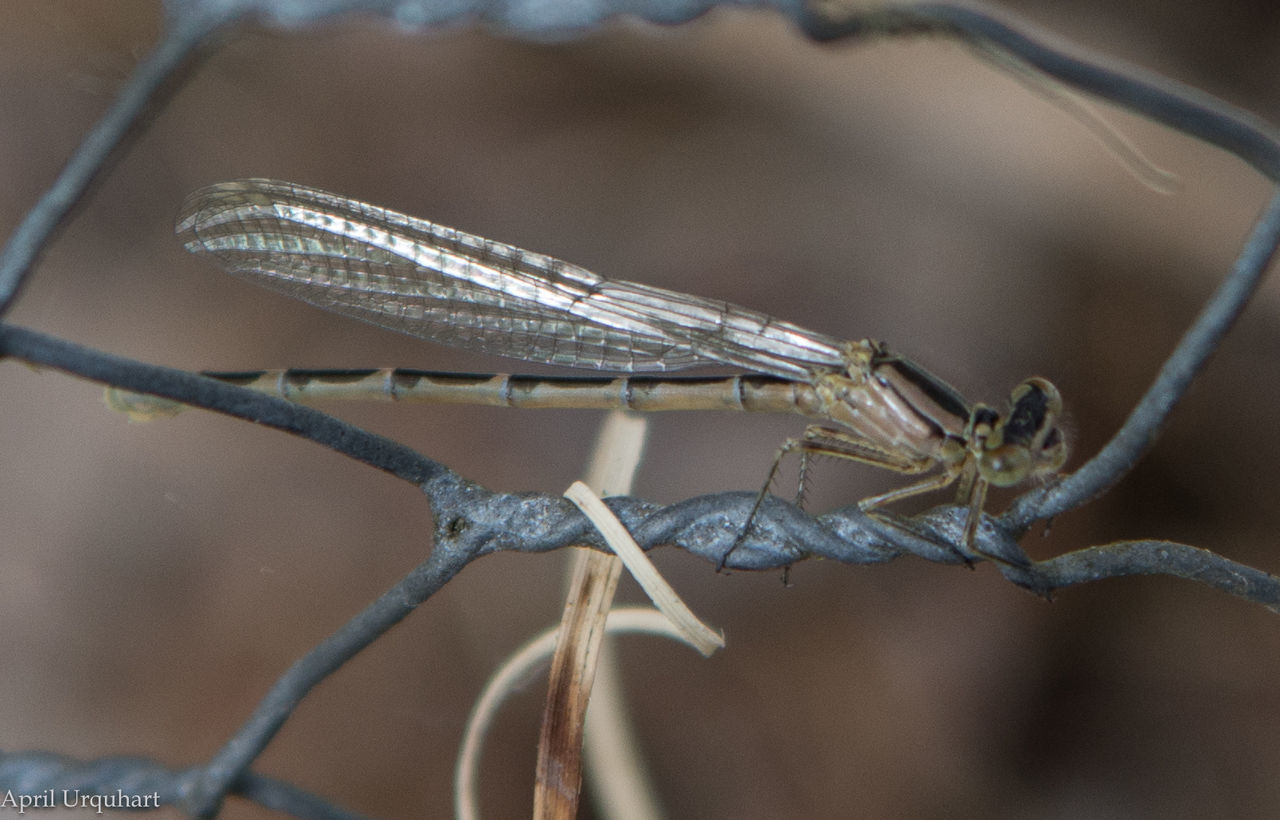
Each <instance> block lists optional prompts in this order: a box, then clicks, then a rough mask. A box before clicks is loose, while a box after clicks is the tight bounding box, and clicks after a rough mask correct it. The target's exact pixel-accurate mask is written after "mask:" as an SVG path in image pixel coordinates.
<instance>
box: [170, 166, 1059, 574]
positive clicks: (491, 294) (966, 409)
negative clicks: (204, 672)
mask: <svg viewBox="0 0 1280 820" xmlns="http://www.w3.org/2000/svg"><path fill="white" fill-rule="evenodd" d="M177 233H178V235H179V237H180V238H181V239H182V241H183V242H184V244H185V245H186V247H187V249H188V250H190V251H191V252H192V253H196V254H200V255H203V256H209V257H212V258H213V259H214V260H215V261H217V262H218V263H219V264H220V265H222V266H223V267H224V268H226V269H227V270H228V271H229V272H231V273H233V274H235V275H237V276H240V277H243V278H246V279H249V280H251V281H253V282H256V283H257V284H260V285H263V286H265V287H268V288H271V289H273V290H276V291H279V292H281V293H284V294H287V295H289V296H293V297H295V298H298V299H301V300H303V301H304V302H309V303H311V304H313V305H316V306H317V307H322V308H326V309H328V310H332V311H335V312H337V313H341V314H343V315H345V316H348V317H350V318H354V319H360V320H362V321H366V322H370V323H372V324H375V325H379V326H381V327H384V328H388V329H390V330H396V331H399V332H401V333H407V334H409V335H411V336H416V337H418V338H420V339H426V340H428V341H433V342H440V343H443V344H452V345H458V346H462V347H467V348H469V349H472V350H476V351H479V352H484V353H491V354H494V355H498V356H508V357H511V358H515V359H521V360H523V361H526V362H538V363H542V364H551V365H560V366H563V367H571V368H579V369H590V370H597V371H612V372H614V373H622V374H628V375H624V376H620V377H617V378H613V377H606V378H589V379H582V378H578V379H560V380H556V379H544V378H532V377H527V376H506V375H490V376H475V375H459V374H439V373H428V372H425V371H400V370H396V371H385V372H383V371H368V372H366V371H358V372H347V373H345V374H340V375H339V377H338V378H337V379H336V381H335V382H333V383H329V384H325V383H323V380H322V377H318V376H316V375H315V374H308V373H303V372H293V371H291V372H288V373H284V374H279V373H277V374H275V375H274V376H273V375H272V374H269V373H266V374H263V373H259V374H247V377H248V378H249V379H250V381H251V382H252V385H253V386H254V387H257V388H259V389H264V388H263V387H262V385H266V384H276V385H279V386H287V387H289V388H290V389H291V390H293V391H294V392H295V394H296V395H298V396H301V395H302V394H303V393H306V392H308V391H310V393H311V395H313V396H315V397H327V398H333V397H336V396H337V395H338V394H339V393H340V392H342V391H344V390H348V389H350V388H353V387H359V386H364V387H366V388H368V387H369V386H371V385H373V386H376V390H375V392H376V394H377V395H376V397H378V398H382V399H384V400H386V399H394V400H397V401H409V400H423V401H446V402H472V403H479V404H486V405H497V406H503V407H544V408H546V407H561V408H567V407H579V408H598V409H612V408H620V409H626V410H636V411H653V410H720V411H725V410H739V411H747V412H761V413H797V414H799V415H803V416H807V417H809V418H813V419H817V420H818V421H819V422H821V423H819V424H815V425H813V426H810V427H809V428H808V429H806V430H805V432H804V434H803V435H802V436H801V437H800V438H798V439H792V440H790V441H788V442H787V443H786V444H784V445H783V447H782V448H781V450H779V451H778V455H777V457H776V458H775V459H774V462H773V466H772V468H771V469H770V470H769V481H768V482H767V483H766V484H765V487H764V489H763V490H761V492H760V495H759V496H758V497H757V498H756V503H755V505H754V506H753V507H752V509H751V512H750V514H749V515H748V517H747V519H746V521H745V522H744V524H743V529H742V531H741V533H740V534H739V537H738V541H735V543H734V544H733V546H731V547H730V549H729V550H728V551H727V552H726V553H725V555H724V557H723V558H722V559H721V561H720V565H721V567H723V566H725V564H726V562H727V561H728V558H729V555H730V554H731V553H732V552H733V550H734V549H735V548H736V547H737V545H738V543H739V542H740V541H741V539H742V536H743V535H744V534H745V533H746V532H747V530H748V529H749V528H750V526H751V522H752V520H753V519H754V518H755V515H756V512H757V511H758V510H759V508H760V504H761V502H763V500H764V497H765V495H766V493H767V492H768V487H769V483H771V482H772V480H773V478H774V476H775V475H776V473H777V471H778V465H779V463H780V462H781V461H782V459H783V457H784V456H786V455H787V454H788V453H793V452H799V453H800V454H801V457H802V459H803V458H805V457H810V456H813V455H832V456H836V457H838V458H846V459H852V460H854V461H861V462H864V463H867V464H873V465H875V466H877V467H883V468H886V469H890V470H894V471H896V472H899V473H903V474H904V475H923V474H925V473H935V474H934V475H931V476H929V477H927V478H924V479H922V480H920V481H918V482H916V483H914V484H910V485H908V486H906V487H902V488H899V489H896V490H893V491H891V492H888V493H884V494H883V495H879V496H875V497H874V498H868V499H866V500H864V501H863V502H862V507H863V508H864V509H868V510H871V509H875V508H877V507H880V506H882V505H884V504H887V503H889V502H891V501H896V500H898V499H901V498H907V497H910V496H913V495H918V494H920V493H924V492H928V491H931V490H937V489H942V488H945V487H948V486H950V485H952V484H957V486H958V490H959V494H958V500H959V503H961V504H963V505H965V506H966V507H967V510H968V514H967V519H966V521H965V527H964V536H963V542H964V546H966V547H968V546H971V545H972V543H973V538H974V535H975V534H976V532H977V527H978V523H979V521H980V520H981V516H982V508H983V504H984V502H985V500H986V493H987V488H988V487H989V486H991V485H994V486H997V487H1010V486H1013V485H1015V484H1020V483H1022V482H1024V481H1028V480H1033V479H1038V478H1043V477H1045V476H1048V475H1050V474H1053V473H1056V472H1057V471H1058V470H1059V469H1060V468H1061V466H1062V464H1063V461H1064V460H1065V458H1066V444H1065V441H1064V440H1063V436H1062V431H1061V430H1060V429H1059V427H1058V425H1057V419H1058V416H1059V415H1060V414H1061V410H1062V400H1061V399H1060V398H1059V396H1058V391H1057V390H1055V389H1054V387H1053V385H1051V384H1049V382H1047V381H1045V380H1044V379H1040V378H1034V379H1030V380H1028V381H1026V382H1024V383H1023V384H1021V385H1020V386H1019V387H1018V388H1017V389H1015V390H1014V391H1013V394H1012V396H1011V399H1010V404H1011V407H1010V411H1009V413H1008V415H1007V416H1005V417H1001V416H1000V415H999V414H997V413H996V412H995V411H994V410H992V409H991V408H989V407H987V406H985V405H981V404H971V403H970V402H968V401H966V400H965V399H964V397H962V396H961V395H960V393H959V392H957V391H956V390H955V388H953V387H951V386H950V385H948V384H947V383H946V382H944V381H942V380H941V379H939V378H938V377H937V376H934V375H933V374H932V373H930V372H929V371H927V370H925V369H924V368H923V367H921V366H920V365H918V364H916V363H914V362H913V361H911V360H910V359H907V358H905V357H903V356H900V355H898V354H896V353H891V352H890V351H889V350H888V349H887V348H886V347H885V346H884V345H883V344H881V343H880V342H876V341H872V340H870V339H864V340H862V341H856V342H855V341H845V342H842V341H840V340H839V339H836V338H833V337H831V336H827V335H825V334H822V333H818V332H816V331H812V330H807V329H805V328H803V327H800V326H798V325H794V324H791V323H790V322H784V321H782V320H780V319H775V318H773V317H771V316H768V315H766V314H764V313H760V312H758V311H754V310H749V309H747V308H743V307H738V306H737V305H732V304H729V303H727V302H722V301H719V300H716V299H705V298H702V297H700V296H691V295H689V294H685V293H677V292H675V291H670V290H664V289H662V288H657V287H653V286H651V285H644V284H639V283H636V282H623V281H616V280H610V279H605V278H604V277H602V276H598V275H597V274H594V273H592V272H591V271H588V270H586V269H584V268H580V267H578V266H577V265H572V264H570V263H568V262H563V261H561V260H559V259H553V258H551V257H549V256H544V255H542V254H538V253H533V252H531V251H525V250H521V249H520V248H516V247H513V246H511V245H504V244H503V243H501V242H495V241H493V240H491V239H484V238H482V237H479V236H475V235H473V234H469V233H465V232H463V231H459V230H455V229H453V228H446V227H444V226H442V225H436V224H434V223H431V222H427V221H425V220H421V219H416V218H414V217H411V216H406V215H405V214H401V213H397V212H395V211H392V210H389V209H387V208H381V207H378V206H376V205H370V204H367V203H364V202H359V201H357V200H354V199H347V198H346V197H342V196H338V195H336V194H330V193H326V192H324V191H319V190H316V189H314V188H307V187H305V186H302V185H296V184H294V183H290V182H278V181H275V180H269V179H242V180H236V181H234V182H223V183H219V184H216V185H211V186H209V187H207V188H202V189H200V190H198V191H195V192H194V193H192V194H191V195H190V196H188V197H187V199H186V201H185V202H184V203H183V207H182V212H181V214H180V215H179V218H178V224H177ZM707 365H711V366H720V367H731V368H736V369H738V370H739V371H742V375H738V376H733V377H731V378H727V379H706V378H684V379H680V378H671V377H660V376H655V375H652V374H655V373H665V372H668V371H674V370H681V369H684V368H690V367H700V366H707ZM245 376H246V374H239V376H238V378H241V379H242V380H243V379H244V378H245ZM317 384H318V385H321V386H320V387H312V386H311V385H317Z"/></svg>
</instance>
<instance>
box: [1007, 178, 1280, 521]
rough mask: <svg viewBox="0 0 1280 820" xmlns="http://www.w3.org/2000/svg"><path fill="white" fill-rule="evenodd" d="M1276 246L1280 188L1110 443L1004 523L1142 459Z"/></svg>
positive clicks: (1057, 507)
mask: <svg viewBox="0 0 1280 820" xmlns="http://www.w3.org/2000/svg"><path fill="white" fill-rule="evenodd" d="M1277 246H1280V192H1278V193H1277V195H1276V196H1275V197H1274V198H1273V199H1272V200H1271V203H1270V204H1269V205H1268V206H1267V209H1266V210H1265V211H1263V213H1262V216H1261V217H1260V218H1259V219H1258V222H1257V224H1256V225H1254V228H1253V232H1252V233H1251V234H1250V236H1249V239H1248V241H1247V242H1245V246H1244V249H1243V250H1242V251H1241V252H1240V256H1239V257H1237V258H1236V261H1235V265H1234V266H1233V267H1232V270H1231V273H1230V274H1229V275H1228V276H1227V278H1226V279H1225V280H1223V282H1222V284H1221V285H1219V286H1218V289H1217V290H1216V291H1215V292H1214V294H1213V296H1212V297H1211V298H1210V299H1209V302H1208V303H1207V304H1206V305H1205V306H1204V308H1203V309H1202V310H1201V311H1200V315H1199V316H1197V317H1196V320H1195V321H1194V322H1193V323H1192V325H1191V327H1190V328H1189V329H1188V330H1187V332H1186V333H1185V334H1184V335H1183V337H1182V340H1181V341H1179V342H1178V346H1177V347H1176V348H1174V351H1173V353H1172V354H1171V355H1170V356H1169V358H1168V359H1167V360H1166V361H1165V363H1164V365H1163V366H1162V367H1161V368H1160V373H1159V374H1158V375H1157V376H1156V380H1155V381H1154V382H1153V383H1152V385H1151V387H1149V388H1147V392H1146V394H1145V395H1143V397H1142V399H1141V400H1140V401H1139V402H1138V404H1137V406H1135V407H1134V408H1133V411H1132V412H1131V413H1130V414H1129V418H1128V419H1126V420H1125V423H1124V425H1123V426H1121V428H1120V430H1119V431H1118V432H1117V433H1116V434H1115V435H1114V436H1113V437H1112V438H1111V441H1109V442H1107V444H1106V446H1105V447H1103V448H1102V450H1101V451H1100V452H1099V453H1098V454H1097V455H1096V456H1094V457H1093V458H1092V459H1090V461H1089V462H1088V463H1087V464H1085V465H1084V466H1083V467H1081V468H1080V469H1079V470H1077V471H1076V472H1075V473H1073V474H1072V475H1070V476H1067V477H1066V478H1065V479H1063V480H1062V481H1060V482H1057V483H1055V484H1052V485H1050V486H1048V487H1045V488H1043V489H1041V490H1033V491H1032V492H1029V493H1024V494H1023V495H1022V496H1020V497H1019V498H1018V499H1017V500H1016V501H1015V502H1014V503H1013V504H1012V505H1011V506H1010V508H1009V509H1008V510H1007V511H1006V512H1005V514H1004V515H1003V516H1002V518H1001V523H1002V525H1004V526H1008V527H1010V528H1011V530H1013V531H1015V532H1016V531H1020V530H1024V529H1025V528H1026V527H1028V526H1030V525H1031V523H1032V522H1033V521H1036V520H1038V519H1044V518H1052V517H1053V516H1055V515H1058V514H1060V513H1063V512H1066V511H1067V510H1070V509H1073V508H1075V507H1078V506H1080V505H1081V504H1084V503H1085V502H1087V501H1089V500H1091V499H1093V498H1096V497H1097V496H1099V495H1101V494H1102V493H1104V492H1106V491H1107V489H1109V488H1110V487H1111V486H1112V485H1114V484H1115V483H1116V482H1117V481H1119V480H1120V479H1121V478H1122V477H1124V475H1125V474H1126V473H1128V472H1129V470H1130V469H1132V468H1133V466H1134V465H1135V464H1137V463H1138V460H1139V459H1141V458H1142V456H1143V454H1145V453H1146V451H1147V450H1149V449H1150V448H1151V446H1152V444H1154V442H1155V439H1156V436H1157V435H1158V434H1159V432H1160V429H1161V428H1162V427H1163V426H1164V423H1165V421H1166V419H1168V417H1169V414H1170V413H1171V412H1172V411H1173V408H1174V406H1175V405H1177V403H1178V401H1179V400H1180V399H1181V398H1182V397H1183V395H1185V394H1186V392H1187V390H1188V389H1190V387H1191V382H1192V381H1193V380H1194V379H1195V377H1196V374H1197V373H1199V372H1200V369H1201V368H1202V367H1204V364H1205V362H1207V361H1208V360H1209V356H1210V355H1212V354H1213V351H1215V350H1217V348H1218V343H1219V342H1221V341H1222V337H1223V336H1225V335H1226V334H1227V331H1228V330H1230V329H1231V326H1232V325H1233V324H1234V323H1235V320H1236V318H1237V317H1238V316H1239V315H1240V312H1241V311H1243V310H1244V307H1245V305H1246V304H1248V302H1249V300H1250V299H1251V298H1252V297H1253V294H1254V293H1255V292H1256V291H1257V289H1258V285H1259V284H1261V282H1262V276H1263V274H1264V273H1266V271H1267V267H1268V266H1269V265H1270V263H1271V260H1272V259H1273V258H1274V257H1275V253H1276V248H1277Z"/></svg>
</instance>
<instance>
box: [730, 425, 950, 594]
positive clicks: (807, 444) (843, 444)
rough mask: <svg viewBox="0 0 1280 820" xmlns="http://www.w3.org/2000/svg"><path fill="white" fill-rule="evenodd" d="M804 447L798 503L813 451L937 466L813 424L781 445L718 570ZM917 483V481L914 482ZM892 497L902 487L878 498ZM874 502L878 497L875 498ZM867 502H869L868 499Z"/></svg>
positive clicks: (907, 466) (888, 463)
mask: <svg viewBox="0 0 1280 820" xmlns="http://www.w3.org/2000/svg"><path fill="white" fill-rule="evenodd" d="M797 450H798V451H800V454H801V459H802V460H801V478H800V481H801V484H800V487H799V490H798V492H797V503H798V502H799V500H800V498H799V497H800V496H801V495H802V494H803V491H804V486H803V484H804V479H805V473H807V471H808V464H807V460H808V457H809V456H810V455H828V456H835V457H836V458H845V459H850V460H852V461H861V462H863V463H865V464H873V465H875V466H877V467H883V468H885V469H889V470H893V471H895V472H899V473H906V474H918V473H923V472H925V471H927V470H929V469H930V468H932V467H933V466H934V462H933V460H932V459H928V458H912V457H909V456H904V455H902V454H900V453H894V452H891V451H889V450H886V449H884V448H882V447H878V446H876V445H875V444H873V443H871V442H869V441H867V440H866V439H863V438H860V437H858V436H856V435H854V434H852V433H850V432H849V431H847V430H843V429H838V428H834V427H823V426H821V425H816V424H815V425H811V426H809V427H806V428H805V431H804V434H803V435H802V436H801V437H800V438H792V439H787V440H786V441H785V442H783V444H782V446H781V447H779V448H778V453H777V455H775V456H774V459H773V464H772V465H771V466H770V467H769V474H768V475H767V476H766V477H765V482H764V486H763V487H761V488H760V492H759V493H758V494H757V495H756V500H755V503H753V504H752V505H751V510H750V512H748V513H747V518H746V520H745V521H744V522H743V525H742V529H741V530H740V531H739V532H738V537H737V538H735V539H734V542H733V545H732V546H730V547H729V549H728V550H727V551H726V552H725V554H724V555H723V556H722V557H721V558H720V564H719V566H718V567H717V571H719V570H722V569H724V567H725V564H726V563H727V562H728V560H729V556H730V555H732V554H733V551H734V550H735V549H737V548H738V545H739V544H740V543H742V540H743V539H744V538H746V536H747V533H748V532H750V531H751V524H752V522H753V521H755V517H756V513H757V512H759V510H760V505H761V504H763V503H764V499H765V497H766V496H767V495H768V494H769V488H770V487H772V486H773V482H774V479H775V478H776V477H777V475H778V468H779V467H781V465H782V460H783V459H784V458H786V457H787V455H789V454H790V453H793V452H796V451H797ZM953 480H954V476H948V477H947V479H946V480H945V481H944V482H942V483H941V484H939V485H938V486H943V487H945V486H946V485H947V484H949V483H950V482H951V481H953ZM933 482H934V479H930V480H929V481H928V482H924V483H925V484H928V485H930V486H929V487H924V488H922V489H915V490H912V489H910V488H907V489H908V492H906V493H905V495H915V494H916V493H918V492H926V491H927V490H928V489H931V488H932V484H933ZM912 486H913V487H914V486H916V485H912ZM889 497H898V491H895V492H893V493H886V494H885V495H884V496H879V497H878V498H880V499H884V500H888V499H889ZM872 501H873V502H874V501H875V499H872ZM864 503H865V502H864Z"/></svg>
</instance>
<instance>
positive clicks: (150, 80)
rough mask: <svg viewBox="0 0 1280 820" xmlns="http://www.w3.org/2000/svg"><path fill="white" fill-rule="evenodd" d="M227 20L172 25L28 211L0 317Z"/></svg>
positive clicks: (14, 239) (1, 292) (3, 255)
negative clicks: (168, 89)
mask: <svg viewBox="0 0 1280 820" xmlns="http://www.w3.org/2000/svg"><path fill="white" fill-rule="evenodd" d="M218 25H221V21H219V20H216V19H210V18H204V17H198V16H196V15H189V16H186V17H184V18H183V19H182V20H181V21H179V22H177V23H175V25H173V26H172V27H170V28H169V29H168V30H167V31H166V32H165V34H164V36H163V37H162V38H161V40H160V43H159V44H158V45H157V47H156V48H155V49H154V50H153V51H152V52H151V54H150V55H149V56H148V57H147V58H146V59H145V60H143V61H142V62H141V63H140V64H139V65H138V67H137V69H136V70H135V71H134V72H133V74H132V75H131V76H130V77H129V80H128V82H127V83H125V85H124V87H123V88H122V89H121V90H120V95H119V96H118V97H116V99H115V102H113V103H112V104H111V107H110V108H108V109H107V112H106V113H105V114H103V115H102V118H101V119H100V120H98V122H97V124H95V125H94V126H93V128H92V129H90V130H89V133H88V134H86V135H85V138H84V141H83V142H81V143H80V145H79V146H78V147H77V148H76V150H75V151H74V152H72V154H71V157H70V159H68V160H67V164H66V165H65V166H63V168H62V171H61V172H60V173H59V174H58V177H57V179H55V180H54V182H53V184H52V185H50V186H49V190H47V191H45V193H44V195H43V196H42V197H40V200H39V201H38V202H36V204H35V205H33V206H32V207H31V210H29V211H27V213H26V216H24V217H23V219H22V222H21V223H20V224H19V225H18V227H17V228H16V229H15V230H14V232H13V233H12V234H11V235H10V236H9V241H8V242H6V243H5V246H4V249H3V250H0V316H3V315H4V314H5V312H7V311H8V309H9V308H10V307H11V306H12V304H13V301H14V299H15V298H17V295H18V291H19V290H20V289H21V287H22V283H23V281H24V280H25V279H26V277H27V275H28V274H29V273H30V272H31V269H32V267H33V266H34V265H35V263H36V260H37V259H38V258H39V256H40V254H41V253H42V252H43V251H44V249H45V247H46V246H47V245H48V244H49V241H50V240H51V239H52V238H53V234H54V232H55V231H56V230H57V228H58V226H60V225H61V224H63V221H64V220H65V219H66V218H67V215H68V214H69V213H70V212H71V209H72V208H73V207H75V205H76V204H77V203H78V202H79V201H80V200H81V199H82V198H83V197H84V195H85V192H86V191H87V190H88V189H89V186H90V184H91V183H92V182H93V181H94V180H95V179H97V177H98V175H99V174H100V173H101V172H102V171H103V169H104V168H105V167H106V165H107V163H108V161H109V160H110V159H111V157H112V156H113V155H114V154H115V152H116V149H118V148H119V147H120V144H121V143H122V142H123V141H124V140H125V138H126V137H127V136H128V135H129V133H130V132H131V131H132V129H133V128H134V126H135V125H137V124H138V122H139V120H140V118H141V117H142V115H143V114H144V113H146V112H147V111H148V110H149V109H150V108H152V107H153V106H154V105H155V103H156V102H157V100H159V99H160V96H161V91H162V89H163V88H164V87H165V85H166V84H167V83H168V81H169V80H170V79H172V77H173V75H174V74H175V72H177V71H178V69H180V68H181V67H182V66H183V64H185V62H186V61H187V58H188V57H189V56H190V55H191V53H192V51H193V50H194V49H195V47H196V45H197V44H198V43H199V42H200V41H201V40H202V39H204V37H205V36H206V35H207V34H208V33H209V32H211V31H213V30H214V29H215V28H216V27H217V26H218Z"/></svg>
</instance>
